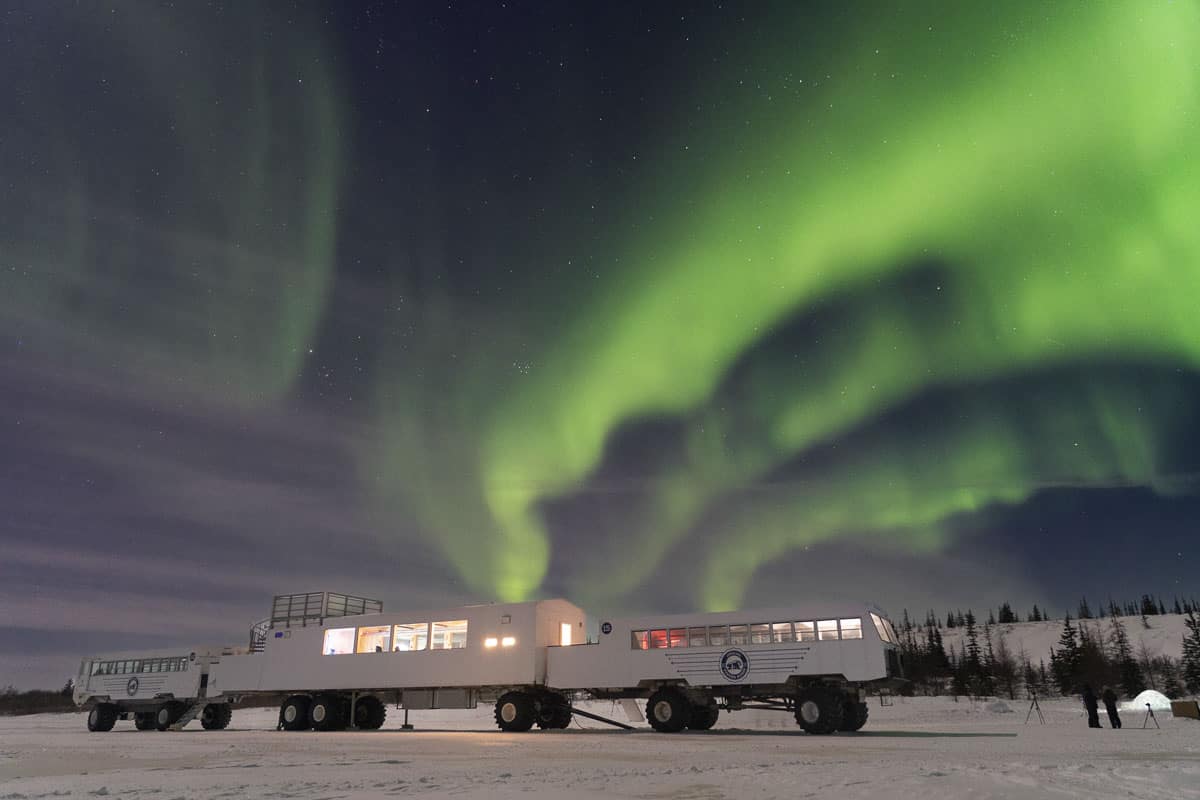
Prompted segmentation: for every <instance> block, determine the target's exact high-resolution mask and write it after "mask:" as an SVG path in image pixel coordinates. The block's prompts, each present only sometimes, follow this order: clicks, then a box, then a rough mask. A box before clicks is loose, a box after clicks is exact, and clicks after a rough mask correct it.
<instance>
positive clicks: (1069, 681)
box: [1050, 614, 1080, 694]
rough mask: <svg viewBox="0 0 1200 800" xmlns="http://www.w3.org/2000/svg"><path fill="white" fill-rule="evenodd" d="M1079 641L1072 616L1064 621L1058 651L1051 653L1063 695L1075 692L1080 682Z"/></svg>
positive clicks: (1055, 674) (1068, 615) (1055, 675)
mask: <svg viewBox="0 0 1200 800" xmlns="http://www.w3.org/2000/svg"><path fill="white" fill-rule="evenodd" d="M1079 655H1080V654H1079V639H1078V637H1077V635H1076V633H1075V628H1074V626H1073V625H1071V615H1070V614H1067V616H1066V619H1064V620H1063V630H1062V634H1061V635H1060V636H1059V637H1058V650H1057V651H1054V650H1051V651H1050V666H1051V668H1052V669H1053V670H1054V681H1055V683H1057V684H1058V690H1059V691H1060V692H1062V693H1063V694H1071V693H1072V692H1074V691H1075V687H1076V684H1077V683H1078V682H1079Z"/></svg>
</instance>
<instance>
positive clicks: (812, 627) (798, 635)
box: [631, 617, 863, 650]
mask: <svg viewBox="0 0 1200 800" xmlns="http://www.w3.org/2000/svg"><path fill="white" fill-rule="evenodd" d="M862 636H863V634H862V620H861V619H859V618H858V617H848V618H846V619H821V620H814V621H812V622H756V623H753V624H746V625H708V626H699V627H689V628H658V629H650V630H644V631H633V637H632V642H631V647H633V649H634V650H664V649H667V648H676V647H727V646H729V645H747V644H776V643H783V642H816V641H830V640H837V639H861V638H862Z"/></svg>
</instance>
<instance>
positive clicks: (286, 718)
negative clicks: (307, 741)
mask: <svg viewBox="0 0 1200 800" xmlns="http://www.w3.org/2000/svg"><path fill="white" fill-rule="evenodd" d="M311 703H312V701H311V700H310V699H309V698H308V696H307V695H303V694H294V695H292V696H291V697H289V698H288V699H287V700H284V701H283V705H281V706H280V707H279V727H281V728H283V729H284V730H285V731H306V730H308V724H309V723H308V707H309V705H310V704H311Z"/></svg>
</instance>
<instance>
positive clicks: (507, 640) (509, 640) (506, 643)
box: [500, 636, 517, 647]
mask: <svg viewBox="0 0 1200 800" xmlns="http://www.w3.org/2000/svg"><path fill="white" fill-rule="evenodd" d="M516 643H517V640H516V637H513V636H505V637H504V638H503V639H501V640H500V644H501V646H502V647H512V646H513V645H514V644H516Z"/></svg>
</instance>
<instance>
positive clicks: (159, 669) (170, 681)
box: [74, 648, 220, 705]
mask: <svg viewBox="0 0 1200 800" xmlns="http://www.w3.org/2000/svg"><path fill="white" fill-rule="evenodd" d="M219 657H220V650H217V651H216V652H211V651H204V650H201V651H194V650H185V649H182V648H172V649H169V650H157V651H154V650H141V651H134V652H125V653H109V654H104V655H97V656H91V657H89V658H85V659H84V660H83V661H82V663H81V664H80V670H79V674H78V675H77V676H76V678H75V691H74V700H75V702H76V703H77V704H79V705H83V704H84V703H86V702H88V701H89V700H92V699H108V700H111V701H112V702H115V703H126V704H135V703H144V702H150V701H153V700H156V699H161V698H164V697H166V698H194V697H197V696H199V694H200V685H201V679H202V677H203V676H204V675H205V673H207V672H208V670H209V669H210V668H211V667H210V665H211V664H212V663H213V662H214V661H215V660H216V659H218V658H219ZM168 666H169V667H170V669H168ZM98 668H101V669H105V670H111V671H110V672H102V671H98Z"/></svg>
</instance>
